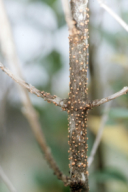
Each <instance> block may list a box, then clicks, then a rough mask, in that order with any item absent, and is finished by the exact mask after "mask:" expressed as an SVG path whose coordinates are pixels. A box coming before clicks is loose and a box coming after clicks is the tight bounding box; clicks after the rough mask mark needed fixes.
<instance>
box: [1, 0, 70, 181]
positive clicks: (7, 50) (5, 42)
mask: <svg viewBox="0 0 128 192" xmlns="http://www.w3.org/2000/svg"><path fill="white" fill-rule="evenodd" d="M0 26H1V30H0V42H1V50H2V53H3V55H4V57H5V59H6V61H7V62H8V64H9V66H10V68H11V69H12V71H13V74H14V76H13V75H12V73H10V71H9V70H6V69H5V68H4V67H3V65H2V64H0V67H1V68H2V69H3V70H5V72H7V73H8V75H10V76H12V77H14V79H15V80H16V81H19V82H20V84H21V85H22V84H23V85H24V86H25V88H27V89H28V90H32V91H33V92H34V93H35V94H37V95H41V94H42V95H43V97H44V98H45V97H47V96H48V94H47V93H46V96H45V95H44V94H45V93H41V92H40V91H38V90H37V89H36V88H34V87H32V86H30V85H28V84H26V83H25V82H24V81H23V80H20V79H18V78H17V77H16V78H15V76H18V77H19V78H21V79H23V75H22V73H21V70H20V67H19V59H18V57H17V53H16V50H15V44H14V40H13V36H12V33H11V27H10V24H9V21H8V18H7V15H6V12H5V9H4V5H3V1H2V0H0ZM18 88H19V91H20V96H21V99H22V103H23V105H24V108H25V112H24V115H25V116H26V118H27V120H28V122H29V124H30V125H31V129H32V131H33V133H34V135H35V137H36V140H37V142H38V143H39V145H40V147H41V150H42V151H43V153H44V155H45V158H46V160H47V162H48V163H49V165H50V167H51V168H52V169H53V171H54V174H55V175H56V176H57V177H58V179H61V180H62V181H63V182H64V183H65V184H67V182H68V181H67V180H68V178H67V177H66V176H64V175H63V174H62V173H61V171H60V170H59V168H58V166H57V164H56V163H55V161H54V159H53V157H52V154H51V152H50V150H49V148H48V146H47V144H46V142H45V138H44V135H43V133H42V129H41V125H40V123H39V120H38V117H37V113H36V111H35V109H34V108H33V106H32V104H31V101H30V98H29V95H28V92H27V90H26V89H24V88H23V87H21V86H18ZM48 97H49V101H51V102H54V101H53V100H55V104H57V105H58V104H60V103H61V101H60V99H59V98H58V97H56V98H54V99H53V98H50V97H51V96H48ZM56 102H57V103H56ZM62 103H63V102H62ZM62 103H61V104H62ZM61 104H60V105H61Z"/></svg>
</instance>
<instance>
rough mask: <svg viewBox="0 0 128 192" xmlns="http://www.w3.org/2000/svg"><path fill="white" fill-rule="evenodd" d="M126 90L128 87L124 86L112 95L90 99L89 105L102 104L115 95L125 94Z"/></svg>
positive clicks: (127, 90)
mask: <svg viewBox="0 0 128 192" xmlns="http://www.w3.org/2000/svg"><path fill="white" fill-rule="evenodd" d="M127 92H128V87H124V88H123V89H121V90H120V91H118V92H117V93H114V94H113V95H110V96H108V97H106V98H103V99H96V100H94V101H92V103H91V107H97V106H99V105H101V104H104V103H106V102H108V101H111V100H113V99H115V98H117V97H120V96H121V95H124V94H127Z"/></svg>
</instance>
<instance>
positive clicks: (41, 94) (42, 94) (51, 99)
mask: <svg viewBox="0 0 128 192" xmlns="http://www.w3.org/2000/svg"><path fill="white" fill-rule="evenodd" d="M0 68H1V70H2V71H4V72H5V73H6V74H7V75H8V76H9V77H11V78H12V79H13V80H14V81H15V82H16V83H18V84H19V85H21V86H22V87H23V88H25V89H27V90H28V91H29V92H30V93H33V94H35V95H37V97H42V98H43V99H44V100H45V101H47V102H49V103H54V104H55V105H56V106H60V107H63V108H64V107H67V105H66V104H64V100H62V99H60V98H59V97H57V96H55V95H54V96H52V95H50V93H47V92H45V91H40V90H38V89H36V88H35V87H34V86H32V85H30V84H28V83H26V82H25V81H24V80H22V79H20V78H18V77H16V76H15V75H13V74H12V73H11V71H10V70H8V69H6V68H5V67H4V66H3V65H2V63H0Z"/></svg>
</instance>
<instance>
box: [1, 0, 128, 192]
mask: <svg viewBox="0 0 128 192" xmlns="http://www.w3.org/2000/svg"><path fill="white" fill-rule="evenodd" d="M107 3H108V5H110V6H111V7H112V9H113V10H114V11H116V12H117V13H118V14H119V15H120V16H121V17H122V18H123V19H124V20H125V21H126V22H127V23H128V2H127V0H122V1H119V0H114V1H112V2H111V1H108V2H107ZM5 5H6V10H7V14H8V17H9V20H10V23H11V26H12V31H13V35H14V38H15V43H16V46H17V53H18V55H19V57H20V59H21V61H22V63H23V64H22V65H21V68H22V71H23V73H24V77H25V80H26V81H27V82H28V83H31V84H32V85H34V86H36V87H37V88H38V89H40V90H45V91H48V92H51V93H52V94H57V95H58V96H60V97H62V98H66V97H67V96H68V81H69V77H68V76H69V72H68V30H67V26H66V23H65V19H64V15H63V10H62V6H61V1H60V0H47V1H46V0H29V1H23V0H9V1H5ZM127 53H128V35H127V33H126V32H125V31H124V30H123V29H122V28H121V27H120V26H119V24H118V23H116V21H114V19H113V18H112V17H111V16H109V15H108V14H107V13H106V12H105V11H104V10H102V9H101V8H99V5H98V3H97V2H96V1H91V0H90V67H89V72H88V78H89V84H88V86H89V98H90V99H91V100H92V99H96V98H102V97H103V96H107V95H109V94H110V93H114V92H117V91H118V90H120V89H122V88H123V87H124V86H126V85H128V75H127V73H128V57H127ZM0 60H2V61H3V63H4V55H2V54H1V53H0ZM0 90H1V91H0V163H1V165H2V166H3V167H4V170H5V171H6V173H7V174H8V176H9V177H10V179H11V181H12V182H13V183H14V185H15V186H16V188H17V191H19V192H23V191H24V192H29V191H31V192H43V191H44V192H49V191H52V192H54V191H55V192H62V191H63V192H66V191H67V192H68V191H69V189H68V188H65V187H64V186H63V184H62V183H61V182H60V181H58V180H57V178H56V176H54V175H53V173H52V171H51V170H50V168H49V167H48V165H47V163H46V162H45V160H44V158H43V155H42V154H41V152H40V149H39V147H38V145H37V143H36V141H35V139H34V137H33V135H32V133H31V130H30V129H29V125H28V122H27V120H26V119H25V117H24V116H23V114H22V112H23V111H24V109H23V108H22V105H21V101H20V97H19V95H18V91H17V88H16V85H15V83H14V82H13V81H12V80H11V79H10V78H9V77H7V76H6V75H5V74H3V73H2V72H1V71H0ZM30 97H31V100H32V103H33V105H34V107H35V109H36V111H37V113H38V115H39V118H40V123H41V125H42V129H43V132H44V134H45V137H46V140H47V143H48V145H49V146H50V147H51V151H52V154H53V156H54V157H55V159H56V161H57V163H58V165H59V167H60V168H61V170H62V171H63V172H64V173H65V174H68V144H67V140H68V139H67V114H66V113H65V112H60V111H61V110H60V109H59V108H57V107H55V106H53V105H52V104H48V103H46V102H45V101H43V100H42V99H41V98H37V97H36V96H34V95H30ZM103 107H104V106H103ZM103 107H98V108H96V110H92V111H91V113H90V114H89V121H88V136H89V140H88V144H89V151H88V154H90V150H91V148H92V145H93V142H94V139H95V135H96V133H97V131H98V128H99V123H100V119H101V116H102V114H103V109H104V108H103ZM108 115H109V118H108V121H107V124H106V127H105V130H104V133H103V137H102V142H101V144H100V147H99V149H98V152H97V154H96V157H95V160H94V162H93V165H92V166H91V168H90V169H89V173H90V175H89V180H90V192H127V191H128V95H125V96H121V97H119V98H118V99H116V100H114V101H112V104H111V109H110V111H109V114H108ZM0 191H1V192H8V189H7V188H6V186H5V185H4V184H3V183H2V181H0Z"/></svg>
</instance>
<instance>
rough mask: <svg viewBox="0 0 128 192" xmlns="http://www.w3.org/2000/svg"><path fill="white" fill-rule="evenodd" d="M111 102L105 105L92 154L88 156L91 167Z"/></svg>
mask: <svg viewBox="0 0 128 192" xmlns="http://www.w3.org/2000/svg"><path fill="white" fill-rule="evenodd" d="M110 104H111V102H109V103H107V104H106V106H105V110H104V115H103V116H102V118H101V123H100V127H99V131H98V133H97V136H96V139H95V142H94V144H93V147H92V150H91V153H90V156H89V158H88V166H89V167H90V165H91V164H92V162H93V160H94V156H95V154H96V151H97V149H98V146H99V144H100V140H101V137H102V133H103V130H104V128H105V123H106V121H107V119H108V112H109V108H110Z"/></svg>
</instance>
